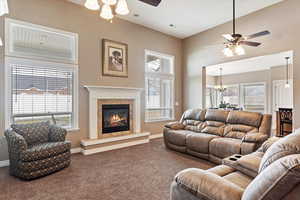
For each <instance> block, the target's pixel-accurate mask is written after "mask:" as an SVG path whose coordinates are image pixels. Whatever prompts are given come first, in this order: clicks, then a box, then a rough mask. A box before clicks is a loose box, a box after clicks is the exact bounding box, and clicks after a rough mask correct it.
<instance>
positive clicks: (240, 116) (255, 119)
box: [226, 111, 262, 128]
mask: <svg viewBox="0 0 300 200" xmlns="http://www.w3.org/2000/svg"><path fill="white" fill-rule="evenodd" d="M261 120H262V114H260V113H256V112H246V111H230V112H229V114H228V118H227V121H226V122H227V123H228V124H240V125H245V126H252V127H256V128H258V127H259V126H260V124H261Z"/></svg>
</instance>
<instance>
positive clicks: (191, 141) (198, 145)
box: [186, 133, 218, 154]
mask: <svg viewBox="0 0 300 200" xmlns="http://www.w3.org/2000/svg"><path fill="white" fill-rule="evenodd" d="M214 138H218V136H216V135H210V134H206V133H193V134H188V135H187V137H186V146H187V148H188V149H190V150H192V151H196V152H198V153H206V154H208V153H209V142H210V141H211V140H212V139H214Z"/></svg>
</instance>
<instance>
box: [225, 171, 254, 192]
mask: <svg viewBox="0 0 300 200" xmlns="http://www.w3.org/2000/svg"><path fill="white" fill-rule="evenodd" d="M223 178H224V179H226V180H228V181H230V182H232V183H234V184H235V185H238V186H239V187H240V188H243V189H245V188H246V187H247V186H248V185H249V184H250V183H251V181H252V178H251V177H249V176H247V175H245V174H243V173H241V172H239V171H236V172H233V173H230V174H228V175H226V176H224V177H223Z"/></svg>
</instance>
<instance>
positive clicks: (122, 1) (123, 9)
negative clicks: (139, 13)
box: [116, 0, 129, 15]
mask: <svg viewBox="0 0 300 200" xmlns="http://www.w3.org/2000/svg"><path fill="white" fill-rule="evenodd" d="M116 13H117V14H119V15H128V14H129V9H128V5H127V2H126V0H119V1H118V4H117V8H116Z"/></svg>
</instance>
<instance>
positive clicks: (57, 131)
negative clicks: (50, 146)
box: [49, 125, 67, 142]
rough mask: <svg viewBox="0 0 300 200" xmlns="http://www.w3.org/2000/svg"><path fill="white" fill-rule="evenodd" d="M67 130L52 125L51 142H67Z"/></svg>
mask: <svg viewBox="0 0 300 200" xmlns="http://www.w3.org/2000/svg"><path fill="white" fill-rule="evenodd" d="M66 135H67V130H66V129H64V128H61V127H58V126H55V125H50V133H49V141H50V142H63V141H65V140H66Z"/></svg>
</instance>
